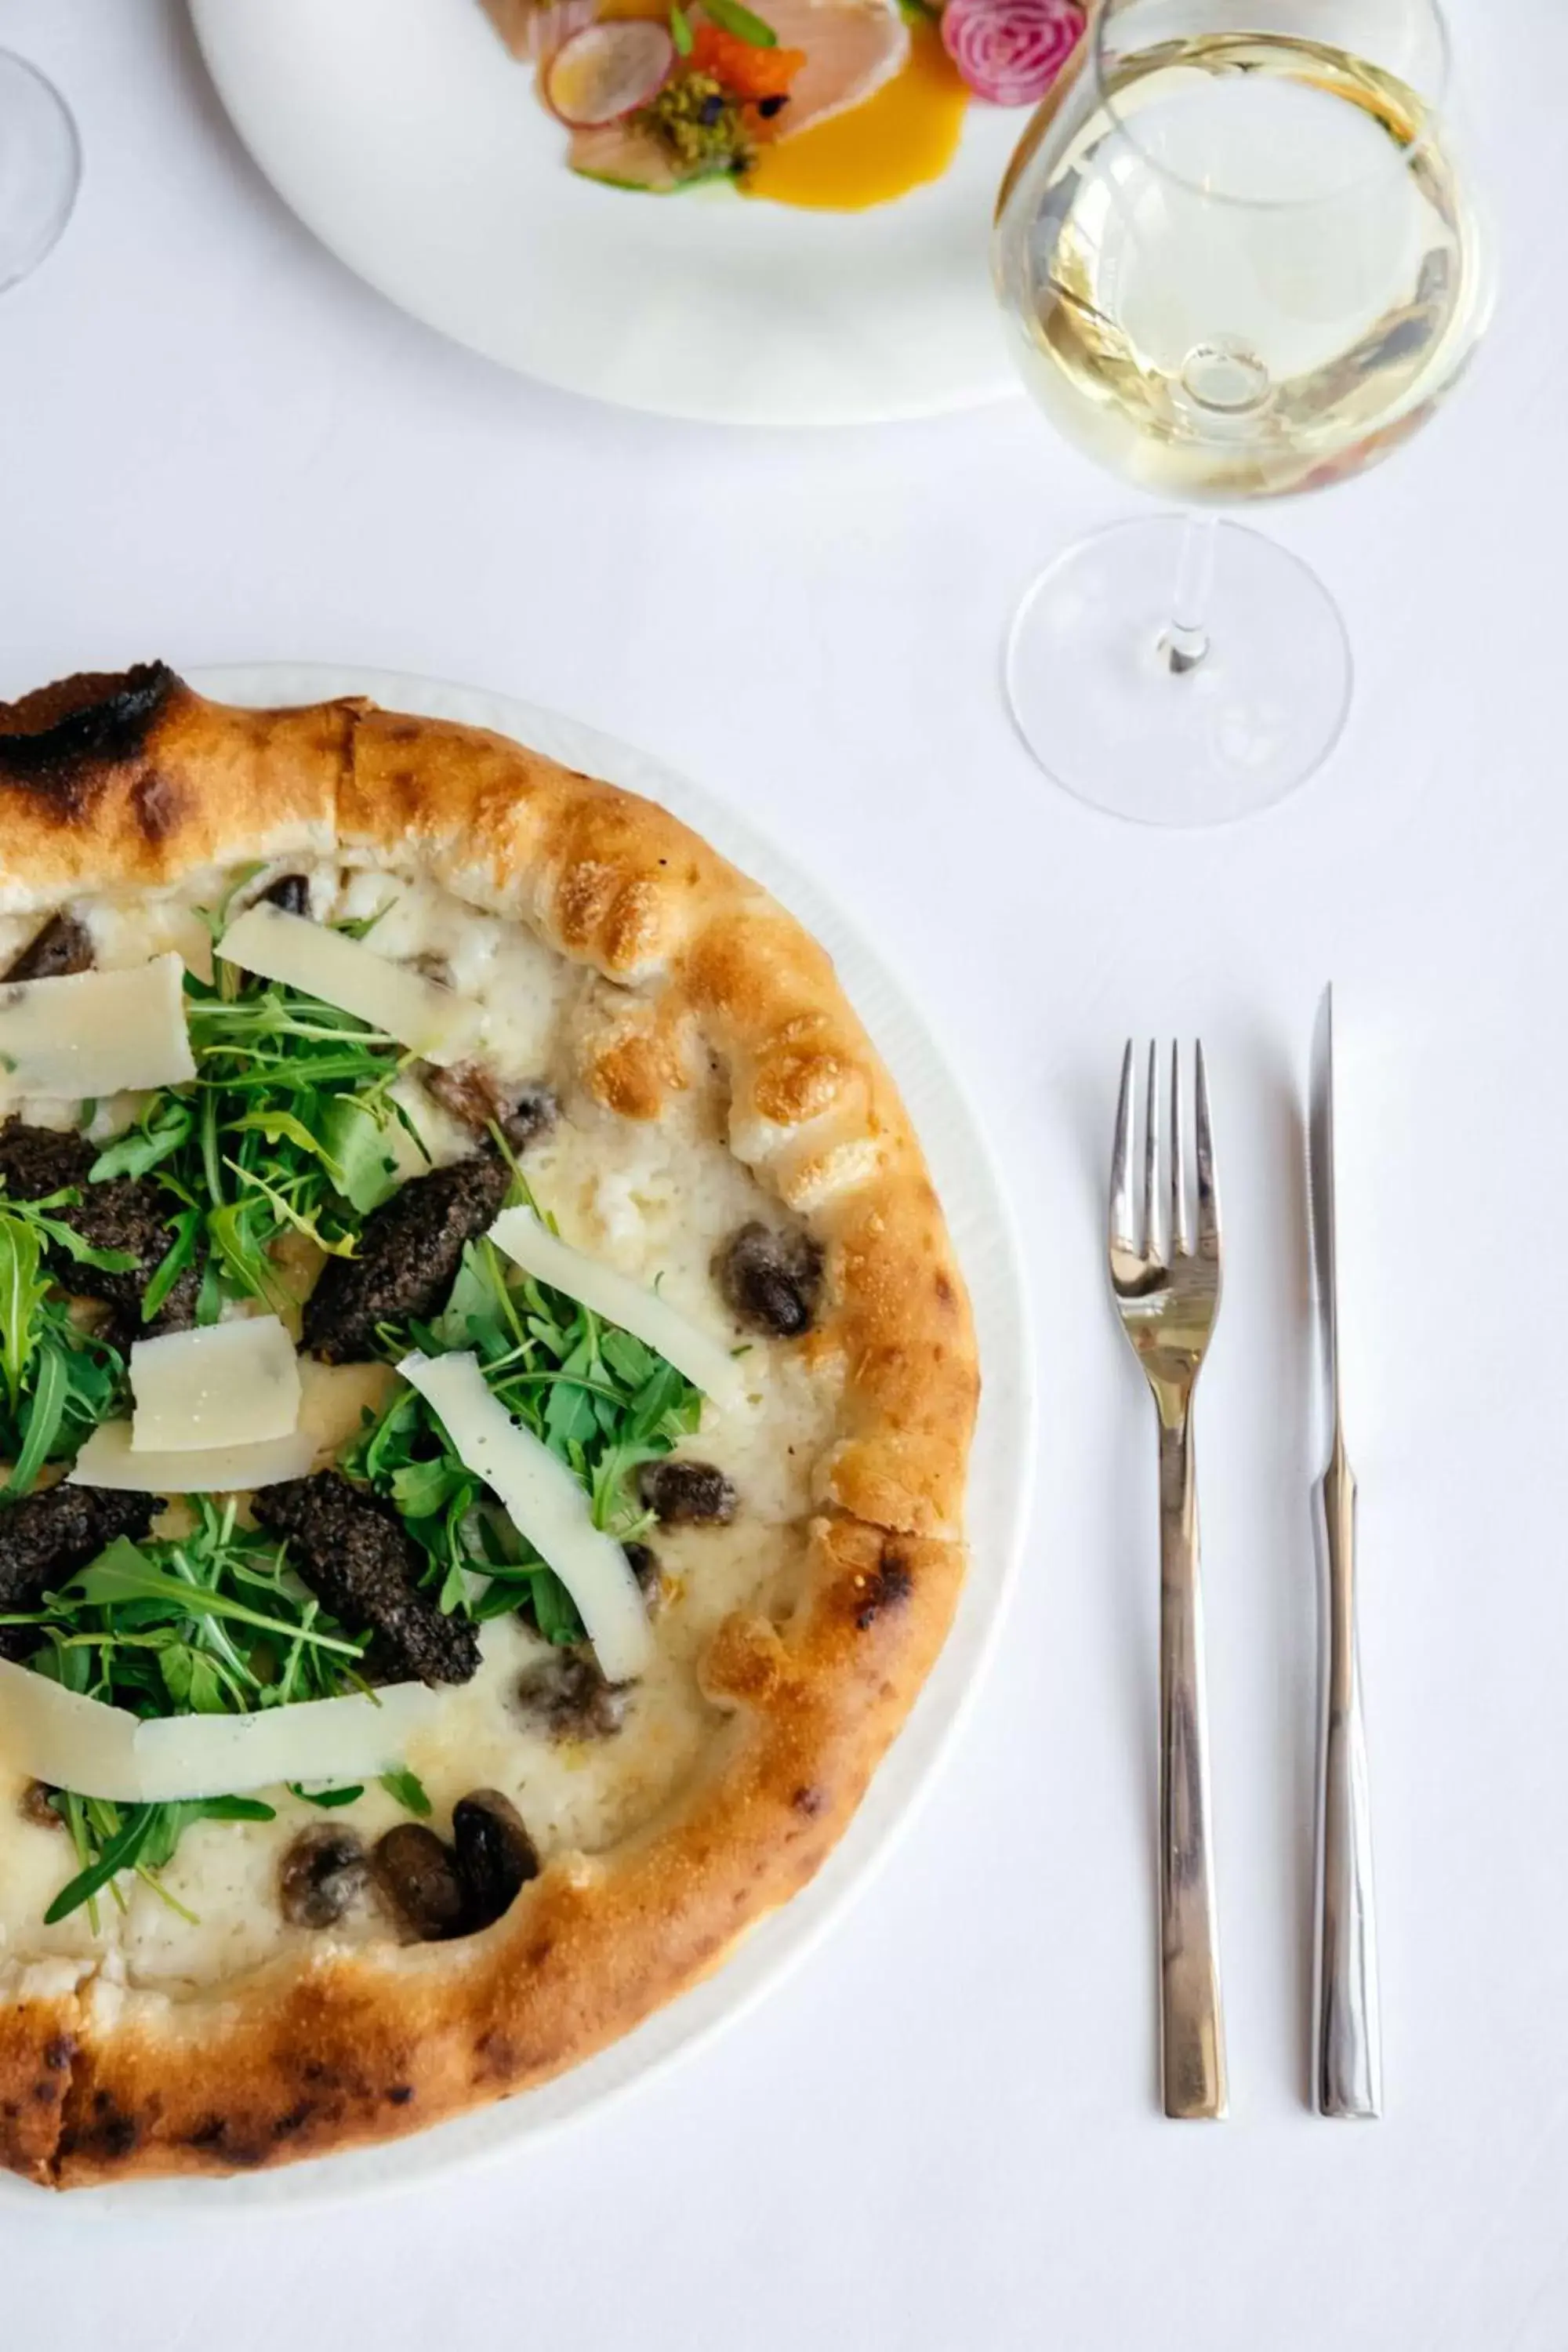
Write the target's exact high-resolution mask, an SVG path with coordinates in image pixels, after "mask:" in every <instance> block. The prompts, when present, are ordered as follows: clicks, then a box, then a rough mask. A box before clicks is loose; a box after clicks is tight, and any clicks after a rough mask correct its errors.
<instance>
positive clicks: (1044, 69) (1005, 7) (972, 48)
mask: <svg viewBox="0 0 1568 2352" xmlns="http://www.w3.org/2000/svg"><path fill="white" fill-rule="evenodd" d="M1083 27H1084V12H1083V9H1082V7H1081V6H1080V5H1079V0H947V6H946V7H945V8H944V9H943V11H942V46H943V47H944V48H945V49H946V51H947V53H948V56H949V57H950V58H952V61H953V64H954V65H955V66H956V67H957V68H958V70H959V72H960V73H961V74H962V75H963V79H964V80H965V81H966V82H967V83H968V84H969V87H970V89H972V90H973V91H974V93H975V95H976V97H978V98H984V99H989V100H990V101H991V103H992V104H993V105H994V106H1033V105H1034V104H1035V103H1036V101H1037V100H1039V99H1042V98H1044V96H1045V94H1046V92H1047V90H1048V89H1049V88H1050V86H1051V84H1052V83H1053V82H1054V81H1055V80H1056V79H1057V76H1058V74H1059V73H1060V72H1061V69H1062V68H1063V67H1064V66H1065V65H1066V63H1067V61H1068V58H1070V57H1071V55H1072V53H1073V51H1074V49H1075V48H1077V47H1078V45H1079V40H1080V39H1081V38H1082V37H1083Z"/></svg>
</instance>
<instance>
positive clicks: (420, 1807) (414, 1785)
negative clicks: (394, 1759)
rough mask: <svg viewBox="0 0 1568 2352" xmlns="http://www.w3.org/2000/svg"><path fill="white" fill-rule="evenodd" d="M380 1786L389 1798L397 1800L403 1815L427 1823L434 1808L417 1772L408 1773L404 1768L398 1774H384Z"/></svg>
mask: <svg viewBox="0 0 1568 2352" xmlns="http://www.w3.org/2000/svg"><path fill="white" fill-rule="evenodd" d="M381 1785H382V1787H383V1788H384V1790H386V1793H387V1795H388V1796H389V1797H395V1799H396V1800H397V1802H398V1803H399V1804H400V1805H401V1806H402V1808H403V1810H404V1811H405V1813H414V1814H416V1816H417V1817H418V1819H419V1820H420V1821H428V1819H429V1817H430V1814H431V1812H432V1811H433V1810H434V1808H433V1807H432V1805H431V1802H430V1800H429V1798H428V1797H427V1796H426V1793H425V1783H424V1781H423V1780H421V1779H420V1778H419V1775H418V1773H417V1772H410V1771H409V1770H408V1769H407V1767H406V1766H405V1767H404V1769H403V1770H402V1771H400V1772H384V1773H383V1774H382V1776H381Z"/></svg>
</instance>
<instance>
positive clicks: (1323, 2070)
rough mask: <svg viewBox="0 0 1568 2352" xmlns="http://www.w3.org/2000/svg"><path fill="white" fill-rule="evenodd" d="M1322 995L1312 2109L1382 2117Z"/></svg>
mask: <svg viewBox="0 0 1568 2352" xmlns="http://www.w3.org/2000/svg"><path fill="white" fill-rule="evenodd" d="M1333 994H1334V992H1333V990H1332V989H1331V988H1326V989H1325V990H1324V991H1323V997H1322V1002H1321V1004H1320V1005H1319V1007H1318V1021H1317V1027H1316V1030H1315V1032H1314V1034H1313V1038H1312V1067H1311V1079H1310V1093H1309V1097H1308V1112H1307V1198H1308V1204H1309V1209H1310V1218H1311V1227H1312V1273H1313V1283H1314V1289H1315V1292H1316V1297H1317V1309H1318V1346H1319V1357H1320V1363H1321V1372H1322V1384H1323V1425H1324V1429H1325V1432H1326V1433H1327V1437H1328V1442H1329V1459H1328V1466H1327V1467H1326V1469H1325V1470H1324V1472H1323V1475H1322V1476H1321V1478H1320V1479H1319V1481H1318V1486H1317V1490H1316V1501H1317V1534H1318V1543H1319V1560H1320V1568H1321V1580H1322V1585H1323V1589H1324V1591H1325V1593H1326V1595H1327V1601H1328V1641H1327V1654H1326V1658H1325V1661H1324V1672H1323V1675H1322V1682H1323V1695H1324V1717H1325V1722H1324V1728H1323V1742H1322V1750H1321V1755H1322V1779H1321V1803H1320V1811H1319V1820H1318V1886H1317V1927H1318V1936H1317V1943H1318V1954H1317V1989H1316V2001H1315V2008H1316V2012H1317V2053H1316V2063H1315V2068H1314V2072H1315V2076H1316V2089H1317V2101H1318V2112H1319V2114H1320V2115H1324V2116H1353V2117H1362V2118H1366V2117H1371V2116H1378V2115H1381V2113H1382V2112H1383V2051H1382V2042H1381V2036H1380V2032H1379V2024H1378V2003H1377V1931H1376V1921H1375V1917H1374V1913H1373V1893H1372V1819H1371V1812H1370V1809H1369V1805H1368V1801H1367V1779H1366V1731H1365V1726H1364V1724H1363V1717H1362V1687H1361V1665H1360V1661H1359V1659H1358V1657H1357V1654H1356V1592H1355V1569H1356V1559H1355V1533H1356V1486H1355V1478H1354V1475H1353V1474H1352V1470H1351V1466H1350V1464H1349V1462H1348V1461H1347V1460H1346V1458H1345V1436H1344V1422H1343V1416H1342V1410H1341V1396H1340V1315H1339V1269H1338V1263H1337V1252H1336V1246H1335V1232H1334V1003H1333Z"/></svg>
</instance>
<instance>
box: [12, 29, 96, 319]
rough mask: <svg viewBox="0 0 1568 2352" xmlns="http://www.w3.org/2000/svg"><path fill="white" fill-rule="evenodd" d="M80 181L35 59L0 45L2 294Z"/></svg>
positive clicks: (77, 155) (76, 147)
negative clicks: (19, 56)
mask: <svg viewBox="0 0 1568 2352" xmlns="http://www.w3.org/2000/svg"><path fill="white" fill-rule="evenodd" d="M80 183H81V147H80V143H79V140H78V138H77V131H76V124H75V122H74V121H73V120H72V118H71V113H70V110H69V108H68V106H67V104H66V102H65V100H64V99H63V98H61V96H60V94H59V92H58V89H56V88H55V86H54V84H53V83H52V82H50V81H47V80H46V79H44V76H43V75H42V74H41V73H39V71H38V69H37V67H36V66H31V65H29V64H28V63H27V61H26V58H18V57H15V56H13V55H12V53H11V52H10V50H8V49H0V293H4V292H5V289H6V288H7V287H10V286H15V285H16V284H18V283H19V282H20V280H21V279H22V278H26V277H27V276H28V275H29V273H30V272H31V271H33V270H35V269H36V268H37V266H38V264H39V262H40V261H42V260H43V259H44V258H45V257H46V256H47V254H49V253H50V252H52V251H53V249H54V247H55V246H56V244H57V243H58V240H59V236H60V234H61V232H62V230H63V229H64V227H65V225H66V223H67V221H68V220H69V218H70V216H71V212H72V210H73V208H74V206H75V204H76V197H77V190H78V188H79V185H80Z"/></svg>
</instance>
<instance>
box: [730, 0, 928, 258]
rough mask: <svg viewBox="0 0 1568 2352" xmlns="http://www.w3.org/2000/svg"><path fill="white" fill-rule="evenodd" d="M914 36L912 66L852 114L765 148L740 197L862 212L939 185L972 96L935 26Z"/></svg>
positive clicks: (921, 27)
mask: <svg viewBox="0 0 1568 2352" xmlns="http://www.w3.org/2000/svg"><path fill="white" fill-rule="evenodd" d="M759 5H763V0H759ZM764 13H765V11H764ZM968 95H969V93H968V91H967V90H966V89H965V88H964V86H963V81H962V80H961V79H960V78H959V74H958V70H957V68H956V67H955V66H954V65H953V63H952V58H950V57H949V56H948V54H947V51H946V50H945V49H944V48H943V47H942V35H941V33H940V32H939V31H938V29H937V27H936V26H935V25H932V24H926V23H921V24H917V25H911V26H910V55H909V62H908V63H907V64H906V65H905V66H904V68H902V70H901V71H900V72H899V73H896V74H895V75H894V76H893V79H892V80H891V81H887V82H884V83H883V84H882V87H881V89H878V90H873V91H872V93H871V95H870V97H869V98H868V99H867V100H865V102H864V103H863V104H862V105H860V106H852V107H851V108H850V110H849V111H848V112H847V114H835V115H832V116H830V117H829V119H828V120H827V121H826V122H814V123H813V124H812V125H811V128H810V129H809V130H807V131H801V132H800V134H799V135H798V137H796V138H794V139H781V140H780V141H779V142H778V143H777V145H776V146H772V147H764V148H763V151H762V152H761V153H760V154H759V156H758V157H757V160H756V162H755V163H753V164H752V168H751V170H750V171H749V172H748V173H746V176H745V178H744V179H743V180H742V182H741V189H742V194H745V195H748V196H766V197H768V198H770V199H771V200H772V202H773V203H774V204H775V205H806V206H807V207H808V208H809V209H810V210H812V211H814V212H836V213H858V212H864V211H865V210H866V208H867V207H868V205H885V204H887V203H888V202H889V200H890V199H891V198H892V197H894V196H901V195H902V194H904V193H905V191H906V190H907V189H910V188H919V187H923V186H924V185H925V184H926V182H927V181H928V180H938V179H940V178H941V177H942V173H944V172H945V171H946V169H947V167H948V165H949V164H950V163H952V159H953V156H954V154H955V153H956V152H957V149H958V137H959V132H960V131H961V130H962V129H963V109H964V104H965V101H966V100H967V99H968Z"/></svg>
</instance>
